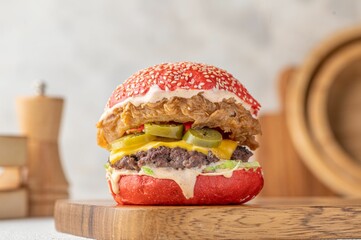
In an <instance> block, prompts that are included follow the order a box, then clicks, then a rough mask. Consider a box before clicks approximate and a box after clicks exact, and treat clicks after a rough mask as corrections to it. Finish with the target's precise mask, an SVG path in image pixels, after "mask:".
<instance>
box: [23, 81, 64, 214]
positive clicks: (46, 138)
mask: <svg viewBox="0 0 361 240" xmlns="http://www.w3.org/2000/svg"><path fill="white" fill-rule="evenodd" d="M37 90H38V95H37V96H32V97H19V98H18V99H17V111H18V116H19V122H20V129H21V131H22V133H23V134H24V135H26V136H27V137H28V182H27V186H28V189H29V204H30V206H29V209H30V216H52V215H53V211H54V205H55V201H56V200H57V199H64V198H68V182H67V180H66V177H65V175H64V172H63V169H62V165H61V162H60V156H59V148H58V136H59V129H60V122H61V116H62V110H63V103H64V100H63V99H62V98H54V97H47V96H45V84H44V83H40V84H39V86H38V89H37Z"/></svg>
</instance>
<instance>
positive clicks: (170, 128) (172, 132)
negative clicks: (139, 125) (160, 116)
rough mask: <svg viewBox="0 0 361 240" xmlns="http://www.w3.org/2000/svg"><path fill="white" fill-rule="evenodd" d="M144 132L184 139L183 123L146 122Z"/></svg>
mask: <svg viewBox="0 0 361 240" xmlns="http://www.w3.org/2000/svg"><path fill="white" fill-rule="evenodd" d="M144 132H145V133H147V134H150V135H153V136H158V137H166V138H173V139H182V136H183V124H154V123H146V124H144Z"/></svg>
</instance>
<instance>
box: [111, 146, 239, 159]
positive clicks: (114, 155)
mask: <svg viewBox="0 0 361 240" xmlns="http://www.w3.org/2000/svg"><path fill="white" fill-rule="evenodd" d="M161 146H164V147H169V148H175V147H180V148H184V149H186V150H188V151H198V152H201V153H204V154H208V151H211V152H212V153H213V154H214V155H216V156H217V157H218V158H219V159H230V158H231V156H232V153H233V152H234V150H235V149H236V148H237V142H235V141H232V140H222V142H221V144H220V145H219V146H218V147H216V148H205V147H199V146H194V145H192V144H189V143H187V142H185V141H183V140H180V141H175V142H159V141H152V142H149V143H146V144H144V145H140V146H139V145H137V146H135V147H128V148H121V149H117V150H112V151H111V152H110V156H109V161H110V162H111V163H112V164H114V163H116V162H117V161H118V160H120V159H121V158H122V157H124V156H126V155H131V154H135V153H136V152H139V151H147V150H149V149H151V148H158V147H161Z"/></svg>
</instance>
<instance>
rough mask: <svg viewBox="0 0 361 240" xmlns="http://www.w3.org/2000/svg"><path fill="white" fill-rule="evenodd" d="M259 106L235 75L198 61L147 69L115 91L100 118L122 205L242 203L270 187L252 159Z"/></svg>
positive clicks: (101, 140) (110, 176)
mask: <svg viewBox="0 0 361 240" xmlns="http://www.w3.org/2000/svg"><path fill="white" fill-rule="evenodd" d="M259 109H260V104H259V103H258V102H257V101H256V100H255V99H254V98H253V97H252V96H251V95H250V94H249V92H248V91H247V89H246V88H245V87H244V86H243V85H242V84H241V83H240V82H239V81H238V80H237V79H235V78H234V77H233V76H232V75H231V74H230V73H228V72H226V71H225V70H222V69H220V68H217V67H214V66H211V65H205V64H200V63H193V62H177V63H164V64H159V65H155V66H152V67H149V68H146V69H143V70H141V71H139V72H137V73H135V74H134V75H132V76H131V77H129V78H128V79H127V80H126V81H124V83H122V84H120V85H119V86H118V87H117V88H116V89H115V90H114V92H113V93H112V94H111V96H110V98H109V100H108V102H107V104H106V107H105V110H104V113H103V114H102V116H101V117H100V120H99V122H98V123H97V129H98V132H97V141H98V145H100V146H101V147H103V148H106V149H107V150H109V151H110V155H109V159H108V162H107V164H106V165H105V168H106V178H107V181H108V184H109V188H110V191H111V193H112V195H113V198H114V200H115V201H116V202H117V203H118V204H138V205H216V204H217V205H219V204H241V203H245V202H247V201H249V200H251V199H252V198H254V197H255V196H256V195H257V194H258V193H259V192H260V191H261V189H262V187H263V174H262V169H261V167H260V165H259V163H258V162H256V161H250V157H251V156H252V154H253V153H252V151H253V150H255V149H256V148H257V147H258V143H257V141H256V139H255V136H256V135H258V134H260V133H261V128H260V124H259V121H258V120H257V117H256V116H257V113H258V111H259Z"/></svg>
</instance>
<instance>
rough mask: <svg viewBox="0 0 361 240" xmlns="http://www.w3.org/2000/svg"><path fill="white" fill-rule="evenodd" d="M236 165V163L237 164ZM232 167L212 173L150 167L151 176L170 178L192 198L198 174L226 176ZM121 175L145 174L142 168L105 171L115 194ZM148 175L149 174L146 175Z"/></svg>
mask: <svg viewBox="0 0 361 240" xmlns="http://www.w3.org/2000/svg"><path fill="white" fill-rule="evenodd" d="M237 166H238V165H237ZM237 166H236V167H235V168H234V169H227V170H221V169H219V170H218V171H216V172H213V173H202V169H200V168H192V169H184V170H176V169H173V168H152V170H153V173H154V174H153V175H151V177H154V178H159V179H170V180H173V181H175V182H176V183H177V184H178V185H179V187H180V188H181V189H182V192H183V195H184V197H185V198H186V199H189V198H192V197H193V196H194V186H195V184H196V181H197V176H198V175H205V176H219V175H223V176H224V177H226V178H230V177H232V174H233V171H234V170H235V169H236V168H237ZM122 175H147V174H145V173H144V172H143V171H142V170H141V171H140V172H137V171H131V170H116V169H111V170H110V171H108V172H107V175H106V177H107V179H108V180H109V181H110V184H111V187H112V190H113V192H114V193H115V194H118V193H119V179H120V177H121V176H122ZM147 176H150V175H147Z"/></svg>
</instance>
